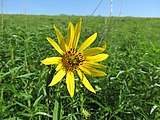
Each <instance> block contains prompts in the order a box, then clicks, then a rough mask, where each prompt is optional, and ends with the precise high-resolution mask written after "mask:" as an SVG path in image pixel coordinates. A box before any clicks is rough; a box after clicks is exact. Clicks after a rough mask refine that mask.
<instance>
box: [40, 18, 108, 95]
mask: <svg viewBox="0 0 160 120" xmlns="http://www.w3.org/2000/svg"><path fill="white" fill-rule="evenodd" d="M81 24H82V19H80V20H79V21H78V23H77V24H76V26H75V27H74V26H73V24H72V23H71V22H70V23H69V25H68V33H67V37H66V40H64V37H63V35H62V33H61V32H60V31H59V30H58V29H57V27H56V26H55V25H54V26H53V27H54V29H55V32H56V34H57V38H58V44H59V45H58V44H57V43H56V42H55V41H54V40H52V39H51V38H50V37H47V40H48V41H49V42H50V44H51V45H52V46H53V47H54V48H55V49H56V50H57V51H58V52H59V53H60V55H61V56H60V57H49V58H46V59H44V60H42V61H41V62H42V63H43V64H45V65H52V64H57V67H56V72H57V73H56V75H55V76H54V77H53V79H52V81H51V83H50V84H49V86H53V85H55V84H57V83H58V82H59V81H61V80H62V79H63V78H64V77H65V75H66V84H67V89H68V92H69V94H70V96H71V97H73V95H74V89H75V81H74V73H75V72H77V74H78V76H79V78H80V79H81V82H82V83H83V84H84V86H85V87H86V88H87V89H88V90H89V91H91V92H93V93H96V92H95V90H94V89H93V87H92V86H91V84H90V83H89V81H88V80H87V78H86V76H85V74H88V75H91V76H106V75H107V74H106V73H105V72H103V71H101V70H98V69H96V68H105V66H104V65H102V64H99V63H98V62H100V61H103V60H105V59H106V58H107V57H108V54H104V53H103V54H102V52H103V51H104V50H105V48H106V46H105V45H104V46H103V47H94V48H89V49H86V48H87V47H89V46H90V45H91V44H92V43H93V42H94V41H95V39H96V37H97V33H94V34H93V35H91V36H90V37H89V38H87V39H86V40H85V41H84V42H83V43H82V44H81V45H80V47H79V48H78V49H77V45H78V40H79V37H80V32H81ZM100 53H101V54H100Z"/></svg>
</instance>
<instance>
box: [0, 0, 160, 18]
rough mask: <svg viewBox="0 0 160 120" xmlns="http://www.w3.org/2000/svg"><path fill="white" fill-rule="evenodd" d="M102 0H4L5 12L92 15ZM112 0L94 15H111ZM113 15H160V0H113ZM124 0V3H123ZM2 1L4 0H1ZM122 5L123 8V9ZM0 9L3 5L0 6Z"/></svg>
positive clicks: (107, 0) (100, 7)
mask: <svg viewBox="0 0 160 120" xmlns="http://www.w3.org/2000/svg"><path fill="white" fill-rule="evenodd" d="M100 1H101V0H4V13H8V14H25V11H26V13H27V14H43V15H59V14H67V15H91V14H92V13H93V11H94V10H95V9H96V7H97V5H98V4H99V2H100ZM110 1H111V0H102V2H101V4H100V6H99V7H98V9H97V10H96V11H95V13H94V15H101V16H109V15H110ZM112 1H113V4H112V5H113V7H112V15H113V16H118V15H119V13H120V11H121V15H120V16H134V17H160V0H112ZM122 1H123V5H122ZM0 2H2V0H0ZM121 6H122V9H121ZM0 9H2V8H1V6H0Z"/></svg>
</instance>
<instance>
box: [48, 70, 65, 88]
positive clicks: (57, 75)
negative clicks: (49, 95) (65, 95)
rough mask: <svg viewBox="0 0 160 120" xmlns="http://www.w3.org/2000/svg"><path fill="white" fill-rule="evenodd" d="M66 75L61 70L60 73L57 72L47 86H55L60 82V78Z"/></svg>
mask: <svg viewBox="0 0 160 120" xmlns="http://www.w3.org/2000/svg"><path fill="white" fill-rule="evenodd" d="M65 75H66V72H65V71H64V70H63V69H61V70H60V71H58V73H57V74H56V75H55V76H54V77H53V79H52V81H51V83H50V84H49V85H48V86H53V85H55V84H57V83H58V82H59V81H60V80H62V78H63V77H64V76H65Z"/></svg>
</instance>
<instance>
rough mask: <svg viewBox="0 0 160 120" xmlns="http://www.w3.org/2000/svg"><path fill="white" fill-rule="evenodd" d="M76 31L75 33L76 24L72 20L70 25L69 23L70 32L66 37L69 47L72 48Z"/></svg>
mask: <svg viewBox="0 0 160 120" xmlns="http://www.w3.org/2000/svg"><path fill="white" fill-rule="evenodd" d="M74 33H75V31H74V26H73V24H72V23H71V22H70V23H69V25H68V33H67V38H66V44H67V46H68V47H69V48H72V44H73V39H74Z"/></svg>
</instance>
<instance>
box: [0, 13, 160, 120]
mask: <svg viewBox="0 0 160 120" xmlns="http://www.w3.org/2000/svg"><path fill="white" fill-rule="evenodd" d="M79 18H82V19H83V21H82V30H81V36H80V40H79V45H80V44H81V43H82V42H83V41H84V40H85V39H87V38H88V37H89V36H91V35H92V34H93V33H95V32H97V33H98V36H97V38H96V40H95V42H94V43H93V44H92V45H91V47H96V46H103V45H104V44H106V45H107V47H106V50H105V52H104V53H107V54H108V55H109V57H108V58H107V59H106V60H104V61H103V62H101V63H102V64H103V65H106V66H107V68H105V69H103V71H104V72H106V73H107V77H91V76H88V75H86V77H87V79H88V80H89V81H90V83H91V84H92V86H93V87H94V89H95V90H96V94H94V93H91V92H90V91H88V90H87V89H86V88H85V87H84V85H83V84H82V83H81V82H80V81H79V80H78V79H76V80H75V83H76V89H75V95H74V97H73V98H71V97H70V95H69V93H68V91H67V87H66V83H65V80H62V81H61V82H59V83H57V84H56V85H54V86H52V87H48V86H47V84H48V82H49V81H48V80H49V79H51V78H52V77H53V76H54V71H55V67H56V66H54V65H52V66H45V65H43V64H42V63H41V62H40V61H41V60H43V59H45V58H46V57H50V56H59V54H58V53H57V51H56V50H55V49H54V48H53V47H52V46H51V45H50V43H49V42H48V41H47V40H46V37H51V38H53V39H54V40H55V41H57V36H56V33H55V31H54V29H53V25H54V24H55V25H56V26H57V28H58V29H59V30H60V31H61V32H62V34H63V36H64V37H66V34H67V29H68V23H69V22H70V21H72V23H73V24H74V25H75V24H76V22H77V21H78V20H79ZM1 20H2V19H1V17H0V27H1V28H0V120H52V119H53V120H56V119H57V120H58V119H62V120H160V18H136V17H102V16H91V17H90V16H67V15H59V16H45V15H18V14H17V15H6V14H5V15H4V16H3V23H2V21H1ZM49 73H52V74H49ZM57 95H59V97H57Z"/></svg>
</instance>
